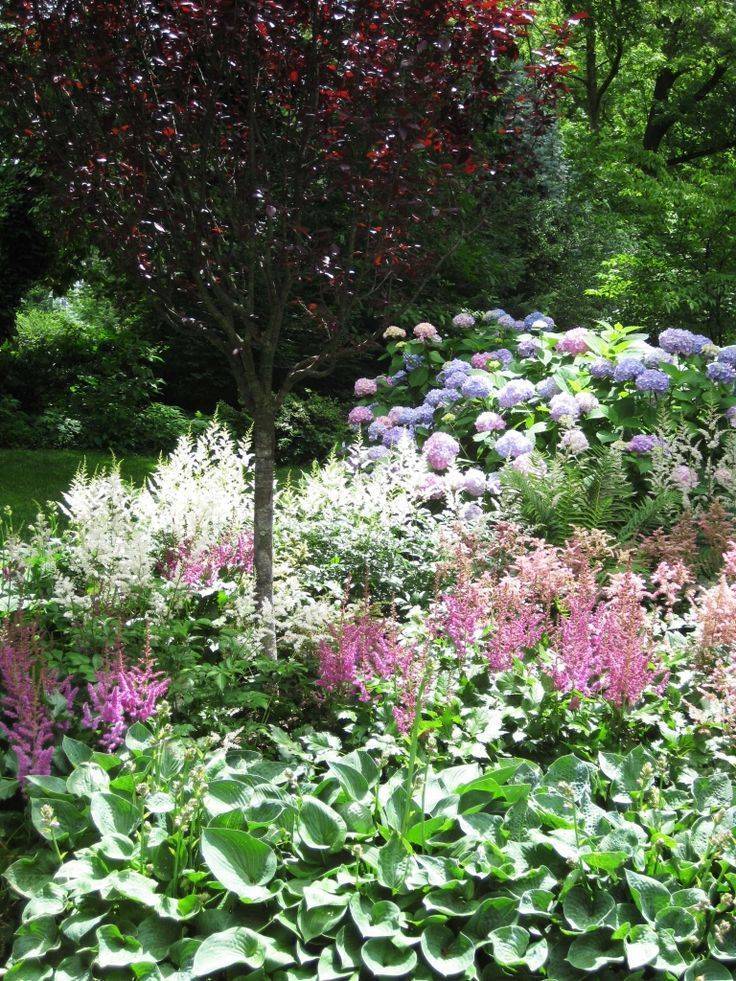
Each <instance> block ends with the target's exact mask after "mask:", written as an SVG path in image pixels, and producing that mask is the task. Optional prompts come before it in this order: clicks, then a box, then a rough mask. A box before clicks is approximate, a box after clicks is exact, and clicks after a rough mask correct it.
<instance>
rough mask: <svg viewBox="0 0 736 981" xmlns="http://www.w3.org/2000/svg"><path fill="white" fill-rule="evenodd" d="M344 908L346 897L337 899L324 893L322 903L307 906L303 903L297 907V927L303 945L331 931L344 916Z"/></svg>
mask: <svg viewBox="0 0 736 981" xmlns="http://www.w3.org/2000/svg"><path fill="white" fill-rule="evenodd" d="M343 899H344V902H343V901H342V900H343ZM338 900H340V901H339V902H338ZM346 906H347V896H345V897H337V896H332V895H330V894H328V893H324V901H323V903H322V904H320V905H314V906H309V905H307V903H306V901H303V902H302V903H301V905H300V907H299V913H298V915H297V925H298V927H299V931H300V932H301V935H302V939H303V940H304V943H307V944H308V943H309V942H310V941H311V940H314V939H315V938H316V937H321V936H323V935H324V934H326V933H329V931H331V930H333V929H334V928H335V927H336V926H337V924H338V923H339V922H340V921H341V920H342V918H343V916H344V915H345V909H346Z"/></svg>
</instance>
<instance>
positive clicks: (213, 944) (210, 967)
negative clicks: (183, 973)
mask: <svg viewBox="0 0 736 981" xmlns="http://www.w3.org/2000/svg"><path fill="white" fill-rule="evenodd" d="M265 960H266V949H265V947H264V945H263V941H262V938H261V937H260V936H259V934H257V933H254V931H253V930H248V929H247V928H246V927H231V928H230V929H229V930H222V931H220V932H219V933H213V934H211V935H210V936H209V937H207V938H206V939H205V940H203V941H202V943H201V944H200V946H199V947H198V948H197V952H196V954H195V955H194V962H193V964H192V969H191V973H192V976H193V977H195V978H202V977H212V976H213V975H216V974H218V973H219V972H220V971H223V970H224V969H225V968H228V967H232V966H233V965H234V964H245V966H246V967H249V968H251V970H257V969H258V968H259V967H261V966H262V965H263V963H264V962H265Z"/></svg>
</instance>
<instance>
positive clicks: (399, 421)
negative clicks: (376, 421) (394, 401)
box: [388, 405, 416, 426]
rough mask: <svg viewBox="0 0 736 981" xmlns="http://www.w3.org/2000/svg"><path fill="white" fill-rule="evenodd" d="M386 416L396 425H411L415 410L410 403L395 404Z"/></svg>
mask: <svg viewBox="0 0 736 981" xmlns="http://www.w3.org/2000/svg"><path fill="white" fill-rule="evenodd" d="M388 416H389V419H390V420H391V422H393V423H394V425H396V426H411V425H412V424H413V423H414V420H415V416H416V410H415V409H413V408H412V407H411V406H410V405H395V406H394V407H393V408H392V409H391V411H390V412H389V414H388Z"/></svg>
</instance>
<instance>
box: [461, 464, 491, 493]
mask: <svg viewBox="0 0 736 981" xmlns="http://www.w3.org/2000/svg"><path fill="white" fill-rule="evenodd" d="M461 488H462V490H464V491H465V493H466V494H470V496H471V497H483V495H484V494H485V492H486V475H485V474H484V473H483V471H482V470H479V469H478V468H477V467H471V468H470V469H469V470H466V471H465V473H464V474H463V477H462V483H461Z"/></svg>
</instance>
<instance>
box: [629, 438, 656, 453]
mask: <svg viewBox="0 0 736 981" xmlns="http://www.w3.org/2000/svg"><path fill="white" fill-rule="evenodd" d="M659 442H660V440H659V439H658V438H657V437H656V436H650V435H649V434H648V433H639V434H638V435H637V436H632V437H631V439H630V440H629V442H628V443H627V444H626V449H627V450H628V451H629V452H630V453H638V454H640V455H644V454H646V453H651V452H652V450H653V449H654V447H655V446H657V445H658V444H659Z"/></svg>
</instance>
